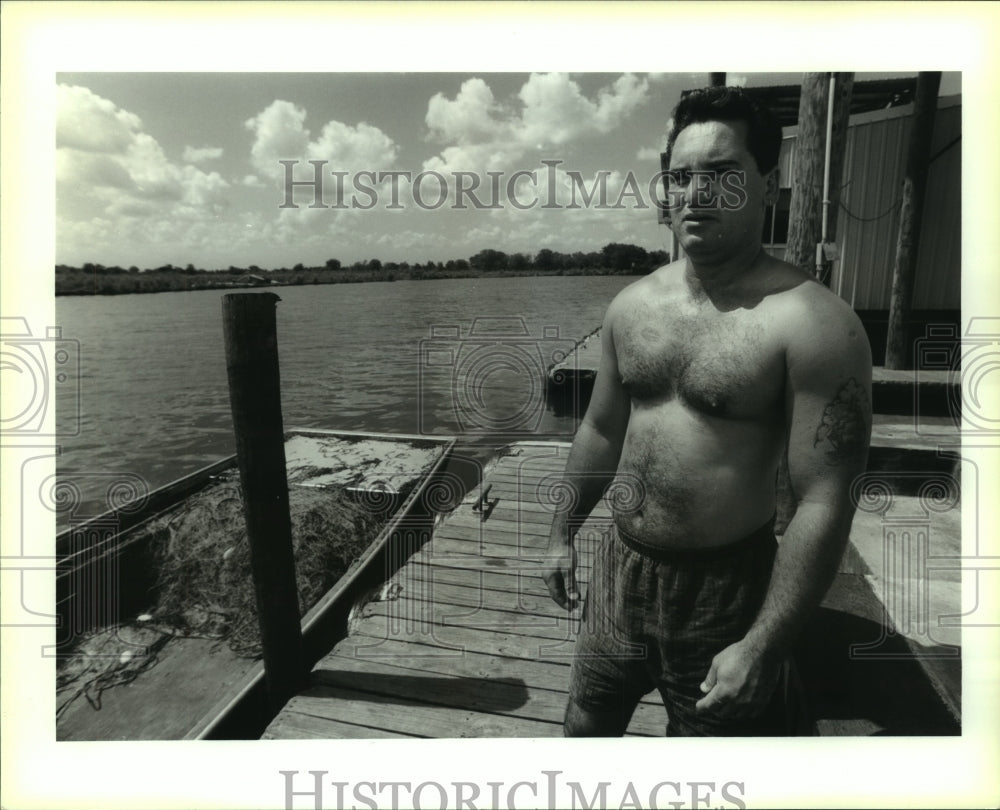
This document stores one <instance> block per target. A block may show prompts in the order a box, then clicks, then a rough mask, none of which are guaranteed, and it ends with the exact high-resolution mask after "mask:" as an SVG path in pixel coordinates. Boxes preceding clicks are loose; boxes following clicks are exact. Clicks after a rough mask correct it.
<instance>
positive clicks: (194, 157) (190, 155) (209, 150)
mask: <svg viewBox="0 0 1000 810" xmlns="http://www.w3.org/2000/svg"><path fill="white" fill-rule="evenodd" d="M222 152H223V150H222V147H219V146H202V147H197V146H185V147H184V162H185V163H201V161H203V160H215V159H216V158H220V157H222Z"/></svg>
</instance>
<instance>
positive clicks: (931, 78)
mask: <svg viewBox="0 0 1000 810" xmlns="http://www.w3.org/2000/svg"><path fill="white" fill-rule="evenodd" d="M940 86H941V72H940V71H924V72H921V73H920V74H919V75H918V76H917V92H916V97H915V98H914V100H913V125H912V129H911V130H910V144H909V147H908V149H907V153H906V176H905V177H904V178H903V193H902V202H901V204H900V209H899V232H898V235H897V238H896V259H895V263H894V264H893V269H892V298H891V299H890V301H889V329H888V334H887V336H886V344H885V367H886V368H891V369H904V368H912V367H913V357H912V354H913V353H912V350H911V346H910V341H909V337H910V336H909V334H908V331H909V330H908V325H909V320H910V310H911V309H912V306H913V284H914V276H915V275H916V269H917V250H918V248H919V247H920V225H921V222H922V220H923V215H924V197H925V196H926V193H927V174H928V166H929V159H930V154H931V140H932V139H933V137H934V115H935V113H936V112H937V96H938V90H939V89H940Z"/></svg>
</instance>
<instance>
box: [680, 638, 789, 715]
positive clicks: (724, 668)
mask: <svg viewBox="0 0 1000 810" xmlns="http://www.w3.org/2000/svg"><path fill="white" fill-rule="evenodd" d="M780 669H781V667H780V662H777V661H774V660H772V659H771V657H770V656H767V655H764V654H761V653H760V652H759V651H756V650H754V649H752V648H751V647H750V646H749V645H748V644H747V643H746V642H745V641H738V642H736V643H735V644H730V645H729V646H728V647H726V648H725V649H724V650H723V651H722V652H720V653H719V654H718V655H716V656H715V658H713V659H712V666H711V667H710V668H709V670H708V675H706V676H705V680H704V682H703V683H702V684H701V691H702V692H704V693H705V697H703V698H702V699H701V700H699V701H698V702H697V703H696V704H695V705H694V707H695V710H696V711H698V712H711V713H713V714H716V715H718V716H719V717H726V718H734V719H735V718H743V717H754V716H756V715H758V714H760V713H761V712H763V711H764V709H765V707H766V706H767V703H768V701H769V700H770V699H771V695H772V694H774V689H775V687H776V686H777V683H778V676H779V674H780Z"/></svg>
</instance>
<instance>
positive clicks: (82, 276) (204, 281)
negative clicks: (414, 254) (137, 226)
mask: <svg viewBox="0 0 1000 810" xmlns="http://www.w3.org/2000/svg"><path fill="white" fill-rule="evenodd" d="M667 260H668V256H667V254H666V252H665V251H662V250H654V251H647V250H646V249H645V248H642V247H639V246H638V245H628V244H621V243H617V242H613V243H610V244H607V245H605V246H604V247H603V248H601V250H598V251H592V252H589V253H584V252H580V251H578V252H575V253H560V252H558V251H555V250H550V249H548V248H543V249H542V250H540V251H538V253H536V254H535V255H534V256H531V255H529V254H526V253H511V254H508V253H504V252H503V251H501V250H493V249H485V250H481V251H479V252H478V253H477V254H475V255H474V256H472V257H470V258H468V259H449V260H448V261H445V262H440V261H439V262H433V261H429V262H426V263H423V264H421V263H419V262H417V263H413V264H411V263H410V262H382V261H380V260H379V259H370V260H368V261H357V262H354V263H353V264H350V265H343V264H341V262H340V261H339V260H338V259H327V261H326V262H325V263H324V264H322V265H319V266H313V267H306V266H305V265H303V264H296V265H295V266H294V267H280V268H273V269H263V268H260V267H258V266H257V265H250V266H249V267H235V266H231V267H229V268H227V269H225V270H203V269H199V268H196V267H195V266H194V265H192V264H189V265H187V266H186V267H175V266H174V265H170V264H167V265H163V266H162V267H155V268H150V269H144V270H140V269H139V268H138V267H135V266H132V267H129V268H124V267H117V266H112V267H105V266H104V265H101V264H92V263H87V264H84V265H83V266H82V267H71V266H69V265H64V264H57V265H56V275H55V279H56V290H55V292H56V295H116V294H123V293H149V292H171V291H179V290H204V289H218V288H224V287H253V286H265V285H272V284H274V285H286V286H287V285H300V284H338V283H341V284H342V283H351V282H363V281H399V280H407V279H412V280H420V279H433V278H467V277H475V276H480V275H491V276H529V275H531V276H534V275H614V274H619V275H642V274H645V273H648V272H650V271H651V270H655V269H656V268H657V267H659V266H660V265H662V264H665V263H666V262H667Z"/></svg>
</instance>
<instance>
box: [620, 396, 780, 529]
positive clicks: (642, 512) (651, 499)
mask: <svg viewBox="0 0 1000 810" xmlns="http://www.w3.org/2000/svg"><path fill="white" fill-rule="evenodd" d="M783 448H784V434H783V430H782V429H781V427H780V425H778V424H776V423H773V422H772V423H756V422H753V421H751V420H732V419H715V418H711V417H705V416H704V415H702V414H699V413H697V412H695V411H692V410H690V409H689V408H687V407H686V406H684V405H682V404H681V403H679V402H678V401H676V400H674V401H672V402H667V403H665V404H662V405H659V406H656V407H651V408H638V409H634V410H633V413H632V418H631V420H630V422H629V429H628V433H627V435H626V437H625V444H624V447H623V449H622V457H621V461H620V462H619V466H618V474H617V476H616V478H615V486H614V488H613V490H612V491H611V506H612V510H613V512H614V515H615V523H616V524H617V525H618V527H619V528H620V529H622V530H623V531H625V532H627V533H628V534H630V535H632V536H633V537H635V538H636V539H637V540H640V541H641V542H643V543H645V544H647V545H650V546H655V547H662V548H708V547H711V546H719V545H726V544H727V543H732V542H736V541H737V540H740V539H742V538H744V537H746V536H747V535H749V534H750V533H751V532H753V531H754V530H755V529H757V528H759V527H760V526H762V525H763V524H764V523H766V522H767V521H768V520H769V519H770V518H771V517H772V516H773V515H774V510H775V476H776V473H777V465H778V460H779V459H780V457H781V453H782V450H783Z"/></svg>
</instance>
